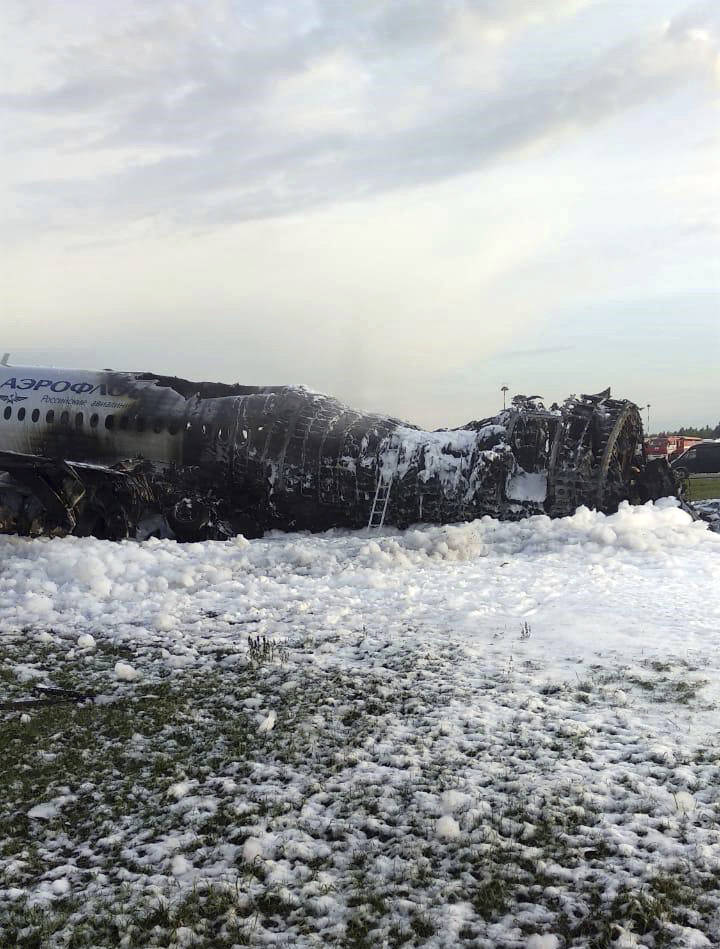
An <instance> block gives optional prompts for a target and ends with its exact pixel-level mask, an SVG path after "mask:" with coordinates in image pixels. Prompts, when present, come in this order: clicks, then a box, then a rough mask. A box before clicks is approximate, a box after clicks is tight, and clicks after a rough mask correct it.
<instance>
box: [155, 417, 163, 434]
mask: <svg viewBox="0 0 720 949" xmlns="http://www.w3.org/2000/svg"><path fill="white" fill-rule="evenodd" d="M164 427H165V426H164V425H163V420H162V419H161V418H156V419H155V424H154V425H153V431H154V432H155V434H156V435H159V434H160V432H161V431H162V430H163V428H164Z"/></svg>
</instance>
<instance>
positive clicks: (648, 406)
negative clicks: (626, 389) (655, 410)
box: [645, 402, 650, 435]
mask: <svg viewBox="0 0 720 949" xmlns="http://www.w3.org/2000/svg"><path fill="white" fill-rule="evenodd" d="M645 408H646V409H647V414H648V417H647V431H648V435H649V434H650V403H649V402H648V404H647V405H646V406H645Z"/></svg>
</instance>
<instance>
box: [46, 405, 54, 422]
mask: <svg viewBox="0 0 720 949" xmlns="http://www.w3.org/2000/svg"><path fill="white" fill-rule="evenodd" d="M54 421H55V411H54V409H50V410H49V411H48V413H47V415H46V416H45V422H46V423H47V424H48V425H52V423H53V422H54Z"/></svg>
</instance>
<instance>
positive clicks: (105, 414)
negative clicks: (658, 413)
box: [0, 366, 668, 540]
mask: <svg viewBox="0 0 720 949" xmlns="http://www.w3.org/2000/svg"><path fill="white" fill-rule="evenodd" d="M644 469H645V466H644V459H643V457H642V425H641V420H640V415H639V412H638V410H637V407H636V406H635V405H633V404H632V403H631V402H627V401H622V400H615V399H611V398H610V397H609V393H603V394H601V395H598V396H582V397H580V398H577V399H575V398H572V399H569V400H568V401H567V402H566V403H565V405H564V406H563V407H562V408H554V409H553V410H546V409H545V408H544V407H543V406H542V404H541V403H540V402H539V400H537V399H534V398H531V399H524V398H518V399H515V400H514V402H513V405H512V407H511V408H510V409H508V410H506V411H503V412H502V413H500V415H498V416H497V417H496V418H492V419H484V420H482V421H477V422H471V423H469V424H468V425H467V426H465V427H463V428H460V429H452V430H442V431H436V432H428V431H422V430H420V429H418V428H415V427H414V426H411V425H408V424H406V423H404V422H401V421H400V420H398V419H393V418H388V417H385V416H381V415H372V414H366V413H362V412H356V411H353V410H352V409H349V408H348V407H347V406H345V405H342V404H341V403H340V402H338V401H336V400H335V399H333V398H330V397H328V396H326V395H322V394H320V393H316V392H312V391H310V390H308V389H306V388H303V387H297V386H268V387H253V386H241V385H224V384H215V383H194V382H188V381H186V380H183V379H177V378H171V377H164V376H158V375H154V374H151V373H121V372H109V371H108V372H86V371H74V370H46V369H42V370H41V369H37V368H17V367H6V366H3V367H0V531H5V532H8V531H13V532H18V533H22V534H29V535H37V534H62V533H76V534H81V535H85V534H94V535H96V536H103V537H109V538H122V537H128V536H148V535H149V534H150V533H160V534H167V535H169V536H176V537H177V538H178V539H180V540H196V539H203V538H222V537H227V536H232V535H234V534H236V533H244V534H246V535H248V536H260V535H261V534H262V533H263V531H265V530H267V529H271V528H278V529H282V530H301V529H308V530H324V529H327V528H330V527H363V526H365V525H367V524H368V523H369V521H370V518H371V513H372V511H373V507H375V509H376V511H377V508H378V503H377V499H378V498H382V499H383V501H382V506H383V516H382V517H381V518H380V522H384V523H385V524H389V525H395V526H399V527H405V526H407V525H409V524H412V523H417V522H435V523H445V522H452V521H462V520H470V519H473V518H476V517H480V516H483V515H486V514H489V515H492V516H494V517H500V518H511V519H516V518H521V517H526V516H528V515H530V514H538V513H546V514H549V515H551V516H560V515H564V514H569V513H572V511H574V510H575V508H576V507H577V506H578V505H580V504H587V505H589V506H592V507H597V508H598V509H601V510H603V511H612V510H615V509H616V508H617V505H618V503H619V502H620V501H621V500H623V499H625V498H630V499H632V500H646V499H647V498H648V497H652V496H659V494H658V492H659V491H660V490H661V489H660V487H658V486H657V485H653V484H650V482H649V481H648V479H645V481H643V471H644ZM667 487H668V485H667V483H664V484H663V485H662V493H665V494H666V493H668V491H667ZM385 497H387V504H385V502H384V498H385ZM378 522H379V521H378V519H377V516H376V520H375V521H374V523H378Z"/></svg>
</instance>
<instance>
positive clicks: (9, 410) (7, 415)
mask: <svg viewBox="0 0 720 949" xmlns="http://www.w3.org/2000/svg"><path fill="white" fill-rule="evenodd" d="M11 415H12V406H11V405H8V406H7V407H6V409H5V411H4V412H3V416H4V418H5V420H6V421H7V419H9V418H10V416H11Z"/></svg>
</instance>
